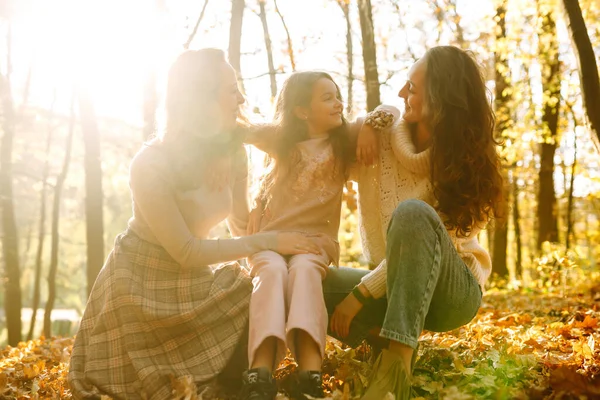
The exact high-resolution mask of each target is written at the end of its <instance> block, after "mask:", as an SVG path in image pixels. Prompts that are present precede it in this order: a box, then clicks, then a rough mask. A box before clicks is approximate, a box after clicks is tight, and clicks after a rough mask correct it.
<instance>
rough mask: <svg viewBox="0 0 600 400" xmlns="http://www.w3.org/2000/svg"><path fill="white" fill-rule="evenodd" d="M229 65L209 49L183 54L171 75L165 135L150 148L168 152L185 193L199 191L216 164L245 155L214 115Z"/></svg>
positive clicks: (238, 141) (220, 54)
mask: <svg viewBox="0 0 600 400" xmlns="http://www.w3.org/2000/svg"><path fill="white" fill-rule="evenodd" d="M226 65H228V64H227V60H226V58H225V53H224V52H223V51H221V50H218V49H210V48H207V49H201V50H188V51H185V52H183V53H182V54H181V55H179V57H177V59H176V60H175V62H174V63H173V65H172V66H171V69H170V70H169V76H168V82H167V93H166V99H165V113H166V124H165V129H164V130H163V131H162V132H161V134H160V135H159V137H158V139H157V140H154V141H152V142H150V143H149V145H156V146H157V147H159V148H160V149H161V150H162V151H163V152H164V154H165V156H166V157H167V159H168V160H169V170H170V173H171V174H172V179H173V184H174V186H175V187H176V188H178V189H180V190H191V189H193V188H197V187H198V186H199V185H201V184H202V180H203V179H204V175H203V174H202V171H204V170H205V169H206V168H207V166H208V165H210V164H211V163H213V162H214V160H216V159H219V158H221V157H230V156H232V154H234V153H235V152H237V151H240V149H242V150H243V147H242V141H241V137H237V136H239V135H237V136H234V135H232V134H231V132H223V131H222V130H223V124H222V121H221V120H220V118H221V117H220V115H219V113H218V112H215V107H216V105H217V104H218V101H219V98H218V96H219V90H220V88H221V84H222V79H221V74H222V69H223V67H224V66H226Z"/></svg>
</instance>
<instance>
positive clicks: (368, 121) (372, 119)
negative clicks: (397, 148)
mask: <svg viewBox="0 0 600 400" xmlns="http://www.w3.org/2000/svg"><path fill="white" fill-rule="evenodd" d="M393 123H394V114H392V113H390V112H387V111H384V110H375V111H371V112H370V113H368V114H367V118H365V125H369V126H370V127H371V128H373V129H377V130H382V129H386V128H389V127H390V126H392V124H393Z"/></svg>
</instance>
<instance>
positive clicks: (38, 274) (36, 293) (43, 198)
mask: <svg viewBox="0 0 600 400" xmlns="http://www.w3.org/2000/svg"><path fill="white" fill-rule="evenodd" d="M55 101H56V92H55V93H54V96H53V100H52V106H51V107H50V116H49V118H48V134H47V138H46V160H45V161H44V170H43V171H42V190H41V192H40V219H39V230H38V247H37V252H36V257H35V278H34V282H33V301H32V304H31V320H30V322H29V332H28V333H27V340H31V339H33V333H34V330H35V323H36V320H37V310H38V308H39V306H40V284H41V280H42V262H43V254H44V244H45V241H46V203H47V197H48V193H47V192H48V178H49V175H50V147H51V145H52V136H53V133H54V127H53V126H52V124H53V118H52V117H53V115H54V103H55Z"/></svg>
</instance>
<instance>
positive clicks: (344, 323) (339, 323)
mask: <svg viewBox="0 0 600 400" xmlns="http://www.w3.org/2000/svg"><path fill="white" fill-rule="evenodd" d="M362 308H363V305H362V304H361V303H360V301H358V300H357V299H356V297H354V295H353V294H352V293H350V294H349V295H348V296H346V298H345V299H344V300H342V302H341V303H340V304H338V305H337V306H336V307H335V311H334V312H333V315H332V316H331V321H330V322H329V324H330V327H331V331H332V332H333V333H335V334H337V335H338V337H340V338H342V339H343V338H345V337H347V336H348V333H349V332H350V324H351V323H352V320H353V319H354V317H356V314H358V312H359V311H360V310H362Z"/></svg>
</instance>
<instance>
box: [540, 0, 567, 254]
mask: <svg viewBox="0 0 600 400" xmlns="http://www.w3.org/2000/svg"><path fill="white" fill-rule="evenodd" d="M541 2H542V0H539V1H538V9H539V12H540V15H539V17H540V19H541V22H540V24H539V29H538V36H539V38H540V39H539V43H540V44H539V46H540V47H539V55H540V64H541V65H542V88H543V92H544V93H543V107H544V109H543V115H542V129H543V133H542V136H543V137H542V139H543V140H544V142H543V143H542V144H541V145H540V172H539V191H538V210H537V219H538V222H539V231H538V240H537V249H538V250H540V249H541V248H542V243H544V242H546V241H550V242H557V241H558V218H557V210H556V208H557V204H556V192H555V189H554V154H555V153H556V147H557V145H556V140H557V137H558V114H559V109H560V85H561V77H560V61H559V59H558V42H557V37H556V23H555V21H554V16H553V15H552V8H551V7H548V6H546V7H540V3H541Z"/></svg>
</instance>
